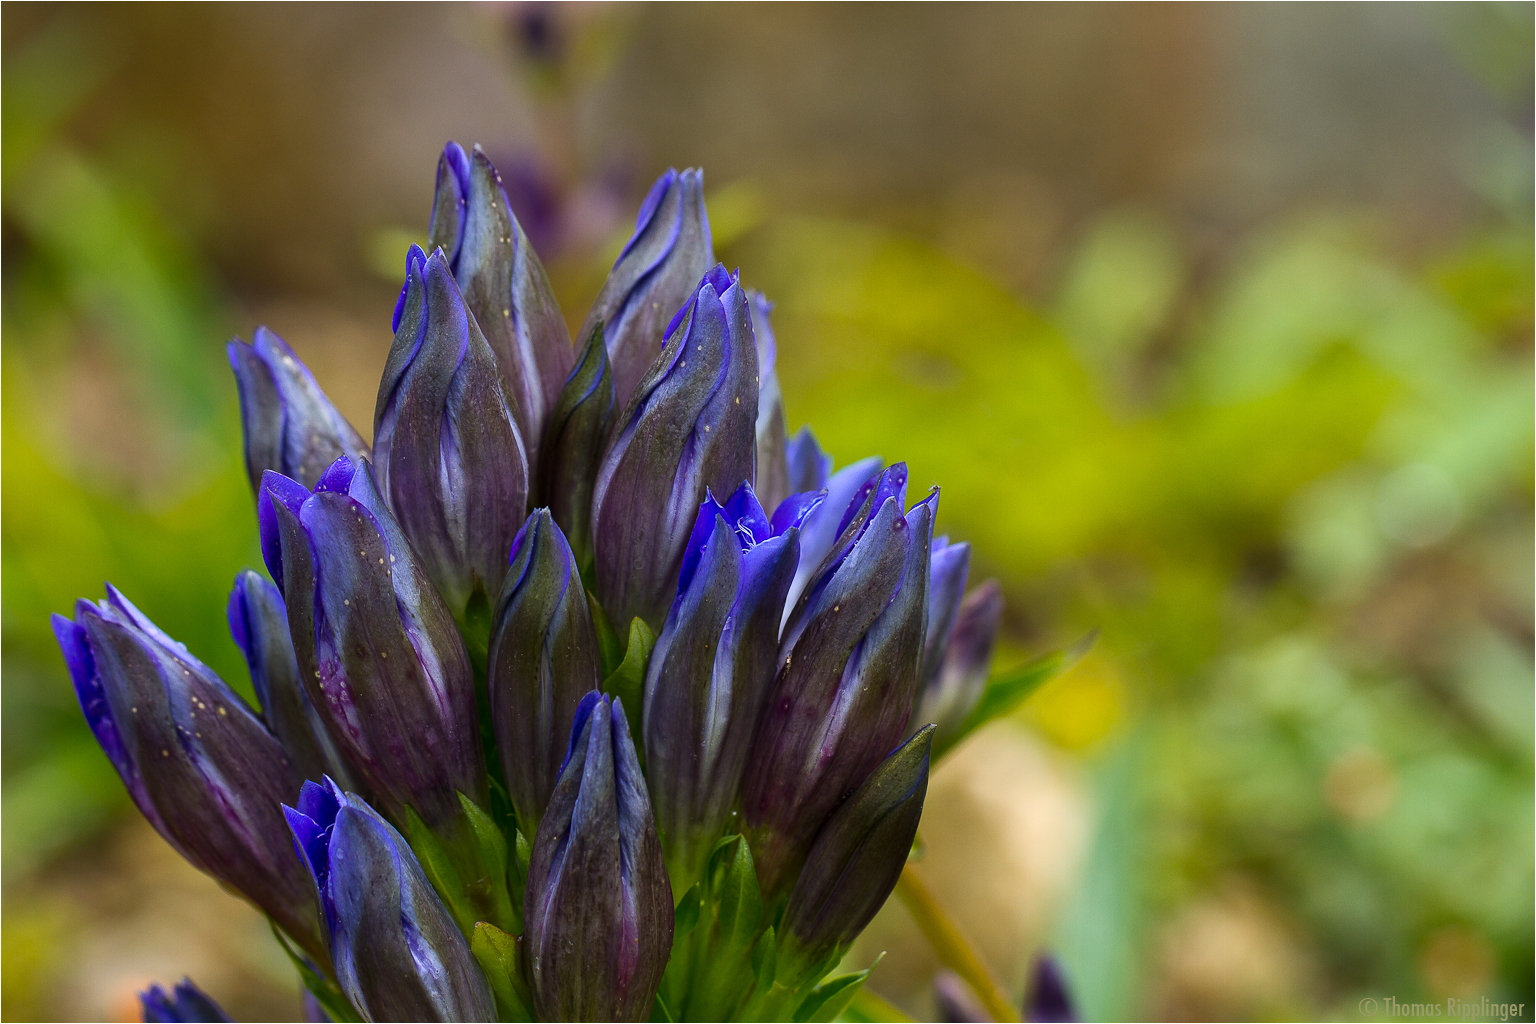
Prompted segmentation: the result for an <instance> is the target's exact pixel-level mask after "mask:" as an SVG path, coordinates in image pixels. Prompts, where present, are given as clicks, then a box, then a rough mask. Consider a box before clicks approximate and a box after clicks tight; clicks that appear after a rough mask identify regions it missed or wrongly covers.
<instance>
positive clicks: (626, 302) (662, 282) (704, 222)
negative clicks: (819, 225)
mask: <svg viewBox="0 0 1536 1024" xmlns="http://www.w3.org/2000/svg"><path fill="white" fill-rule="evenodd" d="M714 262H715V255H714V246H713V244H712V243H711V241H710V236H709V216H708V215H707V214H706V213H705V211H704V172H703V171H699V170H693V169H689V170H686V171H683V172H682V173H678V172H677V171H675V170H668V171H667V173H665V174H663V175H662V176H661V177H660V178H659V179H657V181H656V184H655V185H653V186H651V191H650V194H649V195H647V196H646V197H645V202H644V203H643V204H642V205H641V207H640V215H639V217H637V218H636V219H635V233H634V236H633V237H632V238H630V240H629V244H628V245H626V246H625V247H624V251H623V252H622V253H620V254H619V258H618V260H617V261H616V262H615V263H614V265H613V270H612V271H611V272H610V273H609V274H608V280H607V281H606V282H604V283H603V290H602V291H601V292H599V293H598V296H597V301H596V302H594V303H593V304H592V309H591V312H589V313H588V314H587V320H586V323H584V324H583V325H582V328H581V333H580V337H583V338H585V337H586V336H587V335H588V334H589V333H590V332H591V330H592V327H593V326H594V325H595V324H596V323H597V322H598V321H602V322H603V323H604V324H605V325H606V328H605V334H606V337H607V342H608V360H609V362H610V363H611V364H612V366H613V379H614V386H615V388H616V389H617V394H618V403H619V405H620V406H623V405H624V404H625V403H626V402H628V400H629V398H630V396H631V395H632V394H634V392H635V391H636V390H637V389H638V388H639V386H640V381H641V379H642V378H644V377H645V376H646V375H647V374H648V372H649V371H650V369H651V364H652V363H654V362H655V361H656V358H657V357H658V356H659V355H660V354H661V351H662V346H663V341H664V339H665V336H666V335H667V334H668V333H670V331H669V330H667V325H668V323H669V322H670V321H671V320H672V317H673V314H675V313H676V312H677V311H678V309H679V307H681V306H682V305H683V304H684V303H686V302H687V301H688V298H689V296H690V295H692V294H693V291H694V289H695V288H696V286H697V285H698V281H699V278H700V277H701V276H702V275H703V274H704V272H705V271H706V270H708V269H709V267H710V265H711V264H713V263H714Z"/></svg>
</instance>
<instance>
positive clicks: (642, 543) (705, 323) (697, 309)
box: [592, 266, 757, 629]
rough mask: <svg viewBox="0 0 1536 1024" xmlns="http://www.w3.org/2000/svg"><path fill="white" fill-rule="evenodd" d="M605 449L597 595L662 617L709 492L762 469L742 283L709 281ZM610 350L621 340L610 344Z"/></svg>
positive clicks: (624, 609)
mask: <svg viewBox="0 0 1536 1024" xmlns="http://www.w3.org/2000/svg"><path fill="white" fill-rule="evenodd" d="M678 315H679V319H678V321H677V322H676V324H675V325H674V327H673V330H672V332H671V333H670V335H669V336H668V341H667V347H666V350H665V351H664V352H663V353H662V355H661V358H660V359H658V360H657V361H656V365H655V366H654V367H652V369H651V372H650V374H649V375H648V376H647V377H646V378H645V380H644V381H643V382H642V383H641V385H640V386H639V388H638V389H637V391H636V392H635V396H634V398H633V399H632V400H631V401H630V403H629V406H628V408H627V409H626V411H625V414H624V416H623V418H622V420H623V422H622V426H621V427H620V429H619V433H618V434H617V436H616V437H615V438H614V440H613V442H612V444H611V445H610V446H609V448H608V452H607V454H606V455H605V456H604V458H603V463H602V468H601V470H600V471H599V473H598V477H597V483H596V486H595V488H594V490H593V498H592V533H593V541H594V543H595V545H596V566H595V576H596V581H597V591H598V596H599V597H600V598H601V599H602V602H603V607H604V608H605V609H606V610H607V612H608V616H609V618H610V619H611V620H612V621H614V622H616V623H627V622H629V621H630V619H631V618H634V617H636V616H638V617H640V618H642V619H644V620H645V621H646V622H647V623H648V624H649V625H650V626H651V627H652V629H657V628H659V627H660V625H661V623H662V621H663V619H664V618H665V616H666V613H667V609H668V608H669V607H670V606H671V604H672V598H673V596H674V594H675V593H676V587H677V580H678V576H679V573H680V571H681V568H682V558H683V552H684V548H685V546H686V545H687V541H688V536H689V533H690V531H691V530H692V527H693V524H694V515H695V513H696V512H697V510H698V507H699V502H700V501H702V500H703V499H704V494H705V491H706V490H709V491H713V492H714V493H716V494H730V493H732V492H734V491H735V490H736V489H737V487H739V486H740V485H741V484H742V483H743V482H746V481H750V480H751V479H752V478H753V461H754V458H755V443H754V433H753V431H754V426H753V424H754V421H755V418H756V396H757V381H756V377H757V354H756V348H755V346H754V344H753V341H752V325H751V317H750V314H749V312H748V309H747V300H746V294H745V293H744V292H743V291H742V288H741V284H740V282H739V281H738V280H737V279H736V278H735V277H733V276H732V275H729V274H727V273H726V271H725V268H724V267H721V266H716V267H715V268H714V269H713V270H711V271H710V272H709V273H708V274H707V275H705V277H704V280H703V281H701V282H700V283H699V288H698V291H697V292H696V293H695V294H694V297H693V298H692V299H691V300H690V302H689V304H688V305H687V306H685V307H684V308H683V309H682V310H681V311H679V314H678ZM610 350H611V346H610Z"/></svg>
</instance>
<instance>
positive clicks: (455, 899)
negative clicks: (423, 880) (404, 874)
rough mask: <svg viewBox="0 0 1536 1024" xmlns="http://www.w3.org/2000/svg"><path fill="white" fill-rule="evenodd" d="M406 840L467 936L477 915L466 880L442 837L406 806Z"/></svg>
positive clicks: (472, 929)
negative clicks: (456, 866)
mask: <svg viewBox="0 0 1536 1024" xmlns="http://www.w3.org/2000/svg"><path fill="white" fill-rule="evenodd" d="M405 841H406V842H408V843H410V844H411V850H412V852H414V853H415V854H416V859H417V860H418V861H420V862H421V869H422V870H423V871H425V872H426V873H427V880H428V881H429V882H431V883H432V888H434V889H436V890H437V894H438V895H439V896H441V897H442V899H443V905H444V906H446V907H447V908H448V913H450V914H452V915H453V920H454V923H455V924H457V925H458V926H459V931H461V932H463V933H464V934H465V935H466V936H468V935H470V934H471V933H472V932H473V931H474V929H475V919H474V916H473V915H472V914H471V913H470V911H469V900H468V899H467V897H466V894H465V892H464V881H463V879H461V878H460V877H459V872H458V870H457V869H456V868H455V867H454V866H453V862H452V861H451V860H449V858H448V851H447V850H446V849H444V847H443V843H442V840H440V839H438V838H437V836H436V835H435V834H434V833H433V832H432V830H431V829H429V828H427V825H426V822H424V821H422V820H421V816H420V815H418V814H417V813H416V812H415V811H414V810H412V809H411V808H409V807H407V808H406V809H405Z"/></svg>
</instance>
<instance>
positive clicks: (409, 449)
mask: <svg viewBox="0 0 1536 1024" xmlns="http://www.w3.org/2000/svg"><path fill="white" fill-rule="evenodd" d="M373 440H374V445H373V449H374V459H375V463H376V465H377V466H378V473H379V486H380V488H381V490H382V491H383V493H384V494H385V496H386V497H387V498H388V500H389V506H390V508H391V509H392V510H393V511H394V513H395V518H396V519H397V520H398V521H399V523H400V528H401V529H402V530H403V531H404V532H405V535H406V537H408V538H409V539H410V542H411V547H412V548H413V549H414V550H415V552H416V554H417V556H418V557H419V558H420V560H421V566H422V568H423V569H424V570H425V571H426V573H427V576H428V578H429V579H431V580H432V582H433V583H434V584H435V585H436V586H437V589H438V591H439V592H440V593H441V594H442V596H443V600H445V601H446V602H447V603H448V608H449V610H450V611H451V612H452V613H453V615H454V618H455V619H457V620H458V621H460V622H461V623H462V622H464V621H465V618H466V613H467V610H468V609H470V605H471V602H472V601H474V602H475V603H476V606H477V608H478V609H479V614H478V618H479V620H480V622H481V626H480V629H481V631H482V632H483V630H484V625H483V622H484V619H485V617H486V616H487V615H488V613H489V610H490V609H489V605H490V603H491V601H493V600H494V599H495V595H496V593H497V591H498V590H499V589H500V586H501V579H502V577H503V576H504V575H505V574H506V565H507V552H508V551H510V550H511V549H512V538H513V537H514V536H515V535H516V534H517V531H518V528H519V527H521V526H522V525H523V519H524V518H525V517H526V515H527V510H528V481H529V476H528V456H527V451H526V449H525V448H524V446H523V438H522V436H521V434H520V433H519V430H518V426H517V422H516V417H515V416H514V413H513V406H512V404H511V403H509V402H508V400H507V395H506V393H505V392H504V391H503V389H502V383H501V377H500V373H499V371H498V370H497V365H496V358H495V356H494V355H493V354H492V352H491V348H490V346H489V345H488V344H487V343H486V340H485V337H484V335H482V334H481V332H480V328H479V326H478V325H477V324H476V322H475V318H474V317H473V316H471V315H470V313H469V310H468V308H467V307H466V306H465V304H464V298H463V296H462V295H460V293H459V286H458V285H457V284H456V283H455V281H454V278H453V273H452V271H451V270H450V269H449V267H448V261H447V259H446V258H445V257H444V255H443V253H442V251H441V250H438V251H436V252H434V253H433V254H432V255H431V256H430V257H428V256H425V255H423V253H422V251H421V250H420V249H418V248H416V247H414V246H412V247H411V252H410V255H409V257H408V258H407V260H406V285H405V293H404V295H403V296H402V303H401V307H400V310H399V312H398V315H397V317H396V333H395V343H394V346H393V347H392V348H391V349H390V351H389V359H388V361H387V362H386V363H385V365H384V376H383V379H382V380H381V381H380V383H379V399H378V405H377V407H376V409H375V412H374V435H373ZM477 639H478V637H477ZM479 642H483V640H480V641H479Z"/></svg>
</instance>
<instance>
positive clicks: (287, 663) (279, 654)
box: [228, 569, 357, 789]
mask: <svg viewBox="0 0 1536 1024" xmlns="http://www.w3.org/2000/svg"><path fill="white" fill-rule="evenodd" d="M228 615H229V631H230V633H231V634H232V635H233V636H234V638H235V644H236V645H237V646H238V647H239V648H240V653H241V654H243V655H244V656H245V663H246V665H247V666H248V667H249V668H250V670H251V686H252V687H253V688H254V689H255V690H256V699H257V700H258V701H260V702H261V717H262V718H264V719H265V720H266V723H267V727H268V728H269V729H271V730H272V732H273V734H274V735H276V736H277V739H278V742H279V743H281V744H282V746H283V750H284V751H286V752H287V754H288V757H289V759H290V760H291V761H292V762H293V764H294V767H295V768H297V769H298V772H299V776H300V777H301V778H305V779H318V778H321V777H322V776H325V775H329V776H331V777H332V778H334V779H338V780H340V781H341V784H342V785H344V786H348V787H349V788H351V789H356V788H357V786H356V785H355V784H354V783H353V782H352V781H351V778H352V770H351V768H349V767H348V766H347V763H346V761H344V760H343V759H342V756H341V752H340V751H338V750H337V749H336V743H335V741H334V740H332V739H331V735H330V733H329V732H328V731H327V730H326V727H325V722H324V721H322V720H321V718H320V713H319V712H318V711H316V710H315V705H314V703H313V702H312V701H311V700H310V699H309V693H308V692H307V691H306V690H305V689H304V682H303V680H302V679H300V678H299V660H298V657H297V656H296V655H295V654H294V653H293V641H292V640H291V639H290V638H289V636H288V607H287V606H286V605H285V604H283V595H282V593H281V592H280V591H279V590H278V589H277V587H275V586H273V585H272V584H271V583H269V582H267V581H266V580H265V579H263V578H262V577H261V576H260V575H259V574H257V573H255V572H252V571H251V570H249V569H247V570H246V571H244V572H242V573H241V574H240V575H238V576H236V577H235V588H234V590H232V591H230V594H229V609H228Z"/></svg>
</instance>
